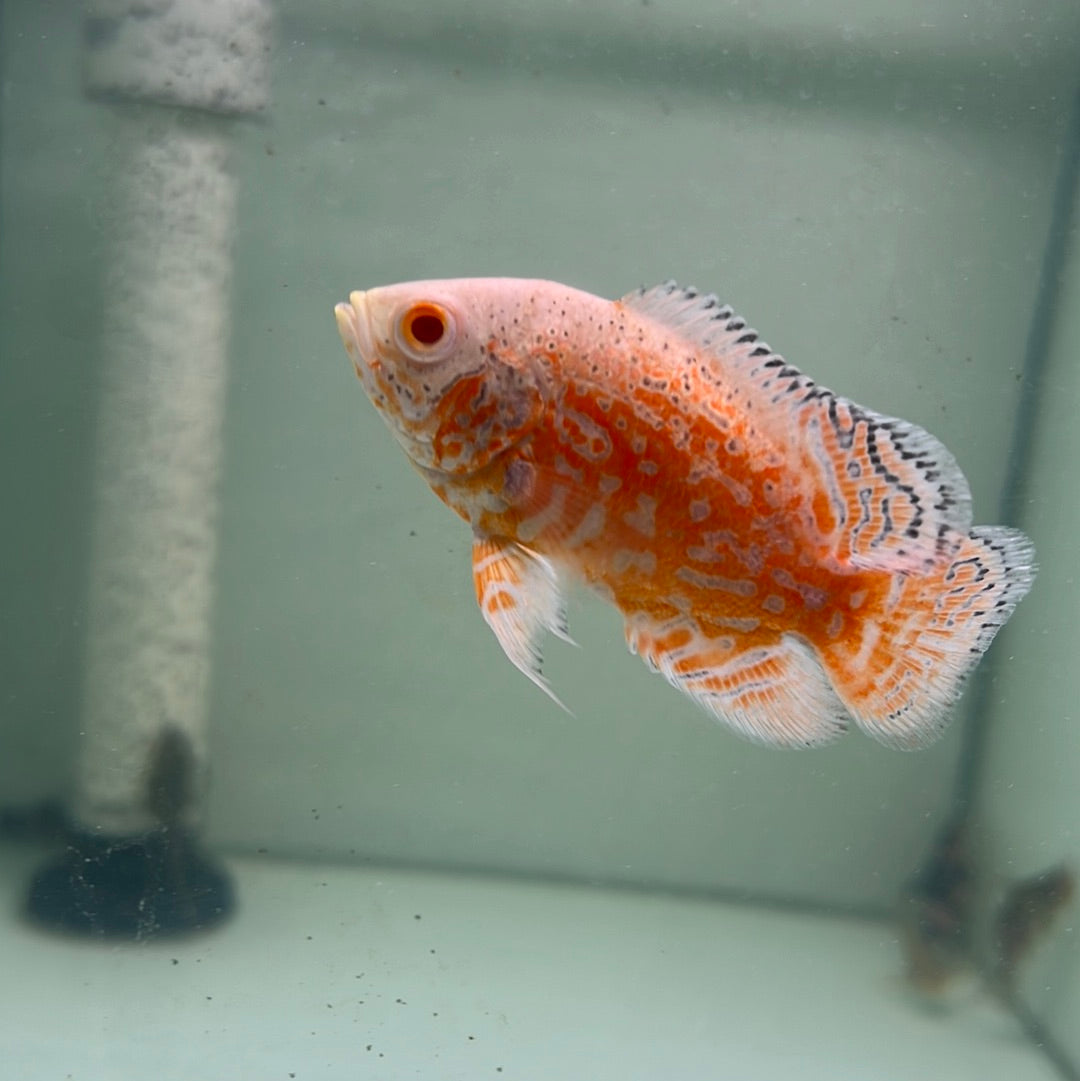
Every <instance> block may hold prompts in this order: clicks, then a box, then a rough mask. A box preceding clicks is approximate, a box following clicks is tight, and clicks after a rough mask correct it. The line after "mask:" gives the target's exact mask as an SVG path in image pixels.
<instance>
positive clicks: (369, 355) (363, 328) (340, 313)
mask: <svg viewBox="0 0 1080 1081" xmlns="http://www.w3.org/2000/svg"><path fill="white" fill-rule="evenodd" d="M334 318H335V319H336V320H337V328H338V334H340V335H341V344H342V345H344V346H345V352H346V353H348V354H349V359H350V360H351V361H352V363H353V368H355V369H356V374H357V375H358V376H359V377H360V379H361V380H364V379H365V374H366V372H367V371H368V370H369V368H370V367H371V366H372V365H373V362H374V359H375V351H374V348H373V344H372V341H371V334H370V332H369V330H368V327H369V325H370V324H369V322H368V310H367V293H364V292H361V291H360V290H356V291H354V292H352V293H350V294H349V302H348V303H347V304H337V305H335V306H334ZM365 382H366V381H365Z"/></svg>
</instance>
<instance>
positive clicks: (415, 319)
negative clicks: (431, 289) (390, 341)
mask: <svg viewBox="0 0 1080 1081" xmlns="http://www.w3.org/2000/svg"><path fill="white" fill-rule="evenodd" d="M395 331H396V337H397V344H398V346H399V347H400V348H401V350H402V351H403V352H404V353H405V354H407V355H408V356H410V357H412V358H413V359H414V360H431V359H433V358H434V357H435V356H438V355H441V354H442V353H443V352H444V351H445V350H446V348H447V347H448V346H449V345H450V343H451V342H452V341H453V337H454V321H453V318H452V317H451V315H450V313H449V312H448V311H447V310H446V309H445V308H443V307H441V306H440V305H438V304H432V303H430V302H428V301H424V302H423V303H420V304H411V305H410V306H409V307H408V308H406V309H405V311H404V312H402V314H401V315H400V316H399V317H398V319H397V323H396V325H395Z"/></svg>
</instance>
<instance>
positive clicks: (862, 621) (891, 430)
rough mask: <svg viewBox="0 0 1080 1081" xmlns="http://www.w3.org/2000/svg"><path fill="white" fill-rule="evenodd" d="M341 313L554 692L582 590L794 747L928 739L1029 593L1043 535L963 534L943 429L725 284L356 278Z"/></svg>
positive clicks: (684, 683)
mask: <svg viewBox="0 0 1080 1081" xmlns="http://www.w3.org/2000/svg"><path fill="white" fill-rule="evenodd" d="M336 315H337V324H338V329H339V331H340V333H341V337H342V340H343V341H344V343H345V348H346V350H347V351H348V353H349V356H350V357H351V358H352V362H353V365H354V366H355V368H356V373H357V375H358V376H359V377H360V380H361V382H362V383H363V385H364V389H365V390H366V391H367V394H368V396H369V397H370V398H371V400H372V402H373V403H374V405H375V407H376V409H377V410H378V411H379V412H380V413H381V414H382V416H383V419H384V420H385V421H386V423H387V424H388V425H389V427H390V430H391V432H393V434H394V436H395V438H396V439H397V441H398V442H399V443H400V444H401V446H402V448H403V449H404V451H405V453H406V454H407V455H408V457H409V459H410V460H411V461H412V463H413V465H414V466H415V467H416V468H417V470H419V472H420V473H421V474H422V475H423V477H424V478H425V479H426V480H427V482H428V484H430V485H431V488H432V489H433V491H434V492H435V494H436V495H437V496H438V497H439V498H440V499H441V500H443V502H444V503H446V504H447V506H449V507H450V508H451V509H452V510H454V511H455V512H456V513H457V514H459V515H460V516H461V517H462V518H464V519H465V521H466V522H468V523H469V525H470V527H471V528H472V532H473V549H472V566H473V577H474V583H475V587H476V596H477V600H478V602H479V604H480V610H481V612H482V613H483V616H484V619H485V620H486V621H487V622H488V624H489V625H490V627H491V628H492V630H493V631H494V632H495V635H496V637H497V638H498V640H499V643H500V645H501V646H502V648H503V650H504V651H505V653H506V655H507V657H508V658H509V659H510V660H511V661H512V662H513V663H514V664H515V665H516V666H517V667H518V668H519V669H520V670H521V671H522V672H524V673H525V675H527V676H528V677H529V678H530V679H531V680H533V682H535V683H537V684H538V685H539V686H540V687H542V688H543V689H544V690H546V691H547V692H548V693H549V694H551V696H552V697H553V698H554V697H555V695H554V693H553V692H552V691H551V689H550V688H549V687H548V685H547V682H546V681H545V680H544V678H543V677H542V675H541V672H540V642H541V639H542V637H543V635H544V633H545V632H546V631H550V632H552V633H553V634H555V635H558V636H559V637H563V638H565V637H567V627H566V618H565V612H564V605H563V590H564V585H565V584H566V583H567V582H568V581H578V582H583V583H585V584H586V585H588V586H589V587H591V588H592V589H594V590H596V591H597V592H598V593H599V594H600V595H601V596H603V597H604V598H606V599H607V600H609V601H610V602H611V603H612V604H613V605H615V607H616V608H618V610H619V611H620V612H621V613H622V616H623V620H624V626H625V633H626V641H627V643H628V644H629V647H630V649H631V650H632V651H633V652H634V653H637V654H639V655H640V656H641V657H642V659H643V660H644V661H645V663H646V664H647V665H648V666H649V667H650V668H651V669H652V670H653V671H656V672H659V673H661V674H662V675H663V676H664V677H665V678H666V679H667V680H668V682H669V683H671V684H672V685H674V686H675V687H677V688H678V689H679V690H680V691H682V692H683V693H684V694H686V695H688V696H689V697H690V698H692V699H693V700H694V701H695V702H697V703H698V705H700V706H701V707H702V708H703V709H705V711H706V712H708V713H709V714H711V715H712V716H713V717H716V718H717V719H719V720H721V721H723V722H725V723H726V724H728V725H730V726H731V727H732V728H734V729H736V730H737V731H738V732H740V733H742V734H743V735H744V736H748V737H749V738H751V739H754V740H757V741H758V742H762V743H769V744H774V745H782V746H789V747H806V746H812V745H816V744H821V743H825V742H827V741H828V740H830V739H832V738H833V737H835V736H837V735H838V734H840V733H841V732H842V731H843V730H844V729H845V727H846V726H847V724H848V721H849V719H851V718H854V720H855V722H856V723H857V724H858V726H859V727H860V728H862V729H863V730H864V731H865V732H867V733H869V734H870V735H871V736H873V737H874V738H875V739H878V740H880V741H881V742H883V743H887V744H891V745H892V746H895V747H902V748H913V747H918V746H921V745H924V744H926V743H927V742H929V741H930V740H932V739H934V738H935V737H936V736H937V735H938V734H939V733H940V731H941V730H942V728H943V727H944V724H945V721H946V716H947V712H948V709H949V707H950V705H951V704H952V703H953V701H954V700H955V699H956V697H957V696H958V694H959V693H960V689H961V687H962V685H963V683H964V680H965V677H966V676H967V675H968V673H969V672H970V671H971V670H972V668H973V667H974V666H975V664H976V663H977V661H978V659H979V657H980V656H981V655H982V653H983V652H984V651H985V650H986V648H987V646H989V645H990V642H991V640H992V639H993V637H994V635H995V634H996V633H997V631H998V629H999V628H1000V627H1001V626H1002V625H1003V624H1004V623H1005V621H1006V620H1007V619H1008V618H1009V616H1010V615H1011V614H1012V611H1013V609H1014V608H1015V607H1016V605H1017V603H1018V602H1019V601H1020V599H1021V598H1022V597H1023V596H1024V594H1025V593H1027V591H1028V589H1029V588H1030V587H1031V583H1032V581H1033V579H1034V576H1035V564H1034V550H1033V547H1032V545H1031V542H1030V541H1029V540H1028V539H1027V537H1025V536H1024V535H1023V534H1022V533H1020V532H1018V531H1017V530H1015V529H1008V528H1004V527H1000V526H983V527H979V528H974V529H973V528H972V527H971V496H970V492H969V490H968V485H967V481H966V480H965V479H964V475H963V474H962V473H961V472H960V468H959V467H958V466H957V464H956V461H955V460H954V459H953V456H952V455H951V454H950V453H949V452H948V451H947V450H946V449H945V447H944V446H942V444H941V443H939V442H938V441H937V440H936V439H935V438H934V437H933V436H932V435H930V434H928V433H927V432H925V431H923V430H922V429H921V428H918V427H916V426H915V425H914V424H909V423H907V422H906V421H903V420H897V419H895V418H893V417H887V416H882V415H881V414H880V413H875V412H873V411H871V410H869V409H864V408H863V407H862V406H858V405H856V404H855V403H854V402H850V401H848V400H847V399H845V398H841V397H840V396H839V395H836V394H833V393H832V392H831V391H829V390H826V389H825V388H824V387H821V386H818V385H817V384H815V383H814V382H813V381H812V380H810V379H809V378H807V377H806V376H805V375H803V374H802V373H801V372H800V371H798V370H797V369H796V368H794V367H792V366H791V365H790V364H788V363H787V362H786V361H785V360H784V359H783V358H782V357H780V356H778V355H777V354H776V353H774V352H773V351H772V350H771V349H770V348H769V347H768V346H767V345H765V344H764V343H763V342H762V341H761V340H760V339H759V338H758V336H757V334H756V333H755V332H754V331H753V330H751V329H750V328H749V327H748V326H747V324H746V322H745V321H744V320H743V319H740V318H739V317H738V316H736V315H735V313H734V312H733V311H732V310H731V308H730V307H728V306H727V305H725V304H721V303H720V301H719V300H717V298H716V297H715V296H706V295H702V294H700V293H698V292H697V291H696V290H694V289H682V288H679V287H678V286H676V285H675V284H674V283H671V282H669V283H667V284H665V285H661V286H658V287H656V288H653V289H643V290H641V291H639V292H635V293H631V294H630V295H629V296H626V297H623V298H622V299H621V300H616V301H611V300H604V299H601V298H600V297H595V296H591V295H590V294H588V293H583V292H580V291H579V290H577V289H572V288H570V287H569V286H565V285H558V284H556V283H554V282H547V281H528V280H519V279H513V278H490V279H489V278H477V279H460V280H450V281H421V282H409V283H405V284H400V285H390V286H386V287H383V288H378V289H371V290H368V291H367V292H354V293H353V294H352V295H351V296H350V298H349V302H348V303H347V304H339V305H338V306H337V308H336ZM555 700H556V701H558V699H557V698H556V699H555Z"/></svg>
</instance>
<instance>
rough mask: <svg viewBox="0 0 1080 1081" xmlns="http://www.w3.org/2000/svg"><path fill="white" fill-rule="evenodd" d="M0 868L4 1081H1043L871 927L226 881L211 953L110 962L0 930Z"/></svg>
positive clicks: (978, 1015)
mask: <svg viewBox="0 0 1080 1081" xmlns="http://www.w3.org/2000/svg"><path fill="white" fill-rule="evenodd" d="M41 860H42V854H41V853H40V852H38V853H31V852H28V851H27V850H26V849H8V850H0V889H2V890H3V910H2V913H0V957H3V959H4V979H3V981H0V1019H2V1020H0V1061H3V1062H4V1064H5V1067H4V1071H5V1075H6V1076H10V1077H18V1078H20V1079H22V1081H46V1079H48V1081H56V1079H58V1078H64V1079H70V1081H128V1079H131V1081H135V1079H142V1078H145V1077H148V1076H151V1075H152V1076H154V1077H155V1078H157V1079H158V1081H174V1079H175V1081H191V1079H192V1078H198V1079H199V1081H217V1079H221V1081H225V1079H229V1081H233V1079H236V1078H252V1079H255V1078H258V1079H260V1081H262V1079H276V1078H280V1079H282V1081H286V1079H290V1078H295V1079H296V1081H308V1079H312V1078H319V1079H337V1078H340V1079H342V1081H345V1079H348V1081H356V1079H358V1078H369V1077H370V1078H373V1079H379V1081H394V1079H397V1078H431V1079H437V1081H451V1079H469V1081H473V1079H477V1078H485V1077H490V1078H493V1079H495V1078H506V1079H507V1081H510V1079H515V1078H516V1079H528V1081H551V1079H552V1078H561V1079H567V1081H573V1079H581V1081H606V1079H611V1081H638V1079H640V1081H657V1079H660V1078H663V1079H665V1081H682V1079H685V1081H717V1079H726V1078H731V1079H737V1081H778V1079H781V1078H798V1079H799V1081H818V1079H820V1081H842V1079H844V1078H852V1079H855V1078H858V1079H860V1081H865V1079H866V1078H868V1077H872V1078H874V1079H875V1081H894V1079H895V1081H900V1079H905V1081H906V1079H910V1078H914V1077H948V1078H950V1079H951V1081H963V1079H967V1078H971V1079H976V1078H978V1079H980V1081H994V1079H997V1078H1001V1079H1003V1081H1004V1079H1008V1081H1051V1079H1053V1078H1054V1077H1055V1076H1056V1074H1055V1073H1054V1071H1053V1070H1052V1069H1051V1067H1050V1066H1049V1064H1048V1063H1047V1062H1046V1061H1045V1059H1043V1058H1042V1057H1041V1055H1040V1054H1039V1052H1038V1051H1037V1050H1036V1049H1035V1048H1033V1047H1032V1046H1031V1045H1030V1044H1029V1043H1027V1042H1025V1040H1024V1038H1023V1037H1022V1035H1021V1033H1020V1029H1019V1027H1018V1025H1017V1024H1016V1022H1015V1021H1014V1020H1013V1019H1012V1018H1011V1017H1009V1016H1008V1015H1007V1014H1006V1013H1005V1012H1004V1011H1002V1010H1001V1009H999V1008H998V1007H997V1006H996V1005H995V1004H994V1003H993V1002H991V1001H990V1000H988V999H986V998H985V997H983V998H978V997H976V998H974V999H972V1000H971V1001H969V1002H967V1003H965V1004H963V1005H961V1006H960V1007H958V1008H957V1009H955V1010H953V1011H951V1012H948V1013H944V1012H943V1013H940V1014H934V1013H929V1012H927V1011H925V1010H924V1009H921V1008H919V1007H918V1006H917V1005H915V1004H913V1002H912V1001H911V1000H910V998H909V996H908V994H907V992H906V990H905V987H904V985H903V982H902V980H901V978H900V969H901V961H900V956H899V950H898V946H897V941H896V931H895V929H894V927H893V926H891V925H889V924H885V923H881V924H877V923H870V922H864V921H848V920H840V919H828V918H822V917H820V916H804V915H798V914H792V913H788V912H776V911H766V910H763V909H754V908H749V907H741V906H734V905H726V904H720V903H716V902H710V901H704V900H694V899H686V898H673V897H670V896H663V895H653V894H642V893H633V892H627V891H612V890H602V889H592V888H588V887H574V886H567V885H553V884H545V883H542V882H523V881H521V880H512V881H511V880H500V879H498V878H494V877H480V876H475V877H474V876H467V875H449V874H436V873H430V872H420V871H406V870H401V869H390V868H378V867H374V868H373V867H364V868H356V867H342V866H339V865H334V866H321V865H318V864H313V863H309V864H305V863H298V862H276V861H272V860H269V859H255V858H234V859H229V860H228V861H227V862H228V864H229V867H230V869H231V871H232V872H233V874H234V875H235V879H236V885H237V893H238V896H239V909H238V911H237V913H236V915H235V916H234V917H233V919H232V920H231V921H230V922H229V923H228V924H226V925H224V926H223V927H221V928H220V929H218V930H216V931H213V932H208V933H204V934H201V935H199V936H196V937H192V938H187V939H183V940H173V941H169V940H158V941H151V942H148V943H136V944H124V945H118V944H117V943H115V942H111V941H86V940H81V939H76V938H67V937H62V936H55V935H50V934H47V933H45V932H42V931H40V930H37V929H35V928H34V927H33V926H31V925H30V924H29V923H27V922H25V921H24V920H22V919H21V918H19V916H18V913H19V910H20V906H21V904H22V902H23V899H24V896H25V888H26V885H27V883H28V881H29V879H30V876H31V874H32V872H33V870H34V869H35V867H36V866H37V865H38V864H40V862H41Z"/></svg>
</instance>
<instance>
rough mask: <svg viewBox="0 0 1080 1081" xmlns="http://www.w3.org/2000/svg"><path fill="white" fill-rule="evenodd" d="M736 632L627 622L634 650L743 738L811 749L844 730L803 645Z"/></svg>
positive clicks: (676, 622) (678, 622)
mask: <svg viewBox="0 0 1080 1081" xmlns="http://www.w3.org/2000/svg"><path fill="white" fill-rule="evenodd" d="M741 637H743V636H741V635H740V634H738V633H737V632H732V634H731V635H730V636H723V637H718V638H709V637H707V636H706V635H705V634H703V633H702V631H701V629H700V628H699V627H698V626H697V624H696V623H695V622H694V621H693V620H692V619H691V618H689V617H685V616H679V617H677V618H675V619H673V620H670V621H668V622H666V623H657V622H656V621H655V620H653V619H651V618H650V617H649V616H646V615H641V614H638V615H634V616H631V617H630V618H629V619H628V620H627V623H626V640H627V644H628V645H629V647H630V649H631V651H632V652H634V653H637V654H639V655H640V656H641V658H642V660H644V661H645V663H646V664H647V665H648V666H649V667H650V668H652V669H653V670H654V671H656V672H659V673H660V674H661V675H662V676H663V677H664V678H665V679H666V680H667V681H668V682H669V683H670V684H671V685H672V686H673V687H677V688H678V689H679V690H680V691H682V692H683V694H685V695H687V696H689V697H690V698H692V699H693V700H694V701H695V702H696V703H697V704H698V705H699V706H700V707H701V708H702V709H704V710H705V712H706V713H709V714H711V715H712V716H713V717H715V718H716V719H717V720H719V721H722V722H723V723H724V724H726V725H728V726H730V727H731V728H734V729H735V730H736V731H737V732H739V733H740V734H741V735H743V736H745V737H747V738H748V739H751V740H753V741H754V742H756V743H765V744H769V745H771V746H779V747H814V746H820V745H821V744H824V743H829V742H830V741H832V740H833V739H835V738H836V737H837V736H839V735H841V734H842V733H843V732H844V730H845V728H846V726H847V711H846V710H845V709H844V707H843V705H842V704H841V703H840V700H839V699H838V698H837V696H836V693H835V692H834V691H833V689H832V685H831V684H830V683H829V680H828V677H827V676H826V674H825V671H824V669H823V668H822V666H821V664H820V662H819V661H818V659H817V656H816V654H815V653H814V651H813V649H812V648H811V647H810V646H809V645H808V644H807V643H806V642H804V641H803V640H802V639H801V638H798V637H796V636H795V635H791V634H781V635H778V636H777V637H776V638H775V639H773V640H772V641H768V642H754V643H749V642H743V641H740V638H741Z"/></svg>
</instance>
